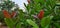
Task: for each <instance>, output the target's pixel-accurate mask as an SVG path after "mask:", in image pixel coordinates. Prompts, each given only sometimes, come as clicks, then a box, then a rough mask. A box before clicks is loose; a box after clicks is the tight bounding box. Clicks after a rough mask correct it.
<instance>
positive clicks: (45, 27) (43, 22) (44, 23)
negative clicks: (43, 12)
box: [41, 16, 53, 28]
mask: <svg viewBox="0 0 60 28" xmlns="http://www.w3.org/2000/svg"><path fill="white" fill-rule="evenodd" d="M52 18H53V16H47V17H44V18H43V19H42V20H41V26H42V27H43V28H48V27H49V24H50V21H51V19H52Z"/></svg>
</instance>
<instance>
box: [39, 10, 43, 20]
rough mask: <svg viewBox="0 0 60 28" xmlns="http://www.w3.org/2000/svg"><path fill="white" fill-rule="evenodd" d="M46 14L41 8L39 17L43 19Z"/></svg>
mask: <svg viewBox="0 0 60 28" xmlns="http://www.w3.org/2000/svg"><path fill="white" fill-rule="evenodd" d="M43 16H44V10H41V11H40V13H39V14H38V18H40V19H42V18H43Z"/></svg>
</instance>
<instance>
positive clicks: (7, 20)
mask: <svg viewBox="0 0 60 28" xmlns="http://www.w3.org/2000/svg"><path fill="white" fill-rule="evenodd" d="M4 20H5V23H6V24H7V26H8V27H9V28H13V26H14V22H13V20H12V19H8V18H5V19H4Z"/></svg>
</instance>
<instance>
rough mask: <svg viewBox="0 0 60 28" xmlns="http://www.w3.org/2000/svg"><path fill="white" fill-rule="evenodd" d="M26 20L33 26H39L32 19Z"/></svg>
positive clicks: (34, 27)
mask: <svg viewBox="0 0 60 28" xmlns="http://www.w3.org/2000/svg"><path fill="white" fill-rule="evenodd" d="M26 21H27V23H28V24H30V25H32V26H33V28H39V27H38V25H37V24H36V23H35V22H34V21H32V20H30V19H27V20H26Z"/></svg>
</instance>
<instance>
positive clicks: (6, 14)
mask: <svg viewBox="0 0 60 28" xmlns="http://www.w3.org/2000/svg"><path fill="white" fill-rule="evenodd" d="M3 14H4V17H5V18H11V15H10V14H9V13H8V11H6V10H3Z"/></svg>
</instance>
